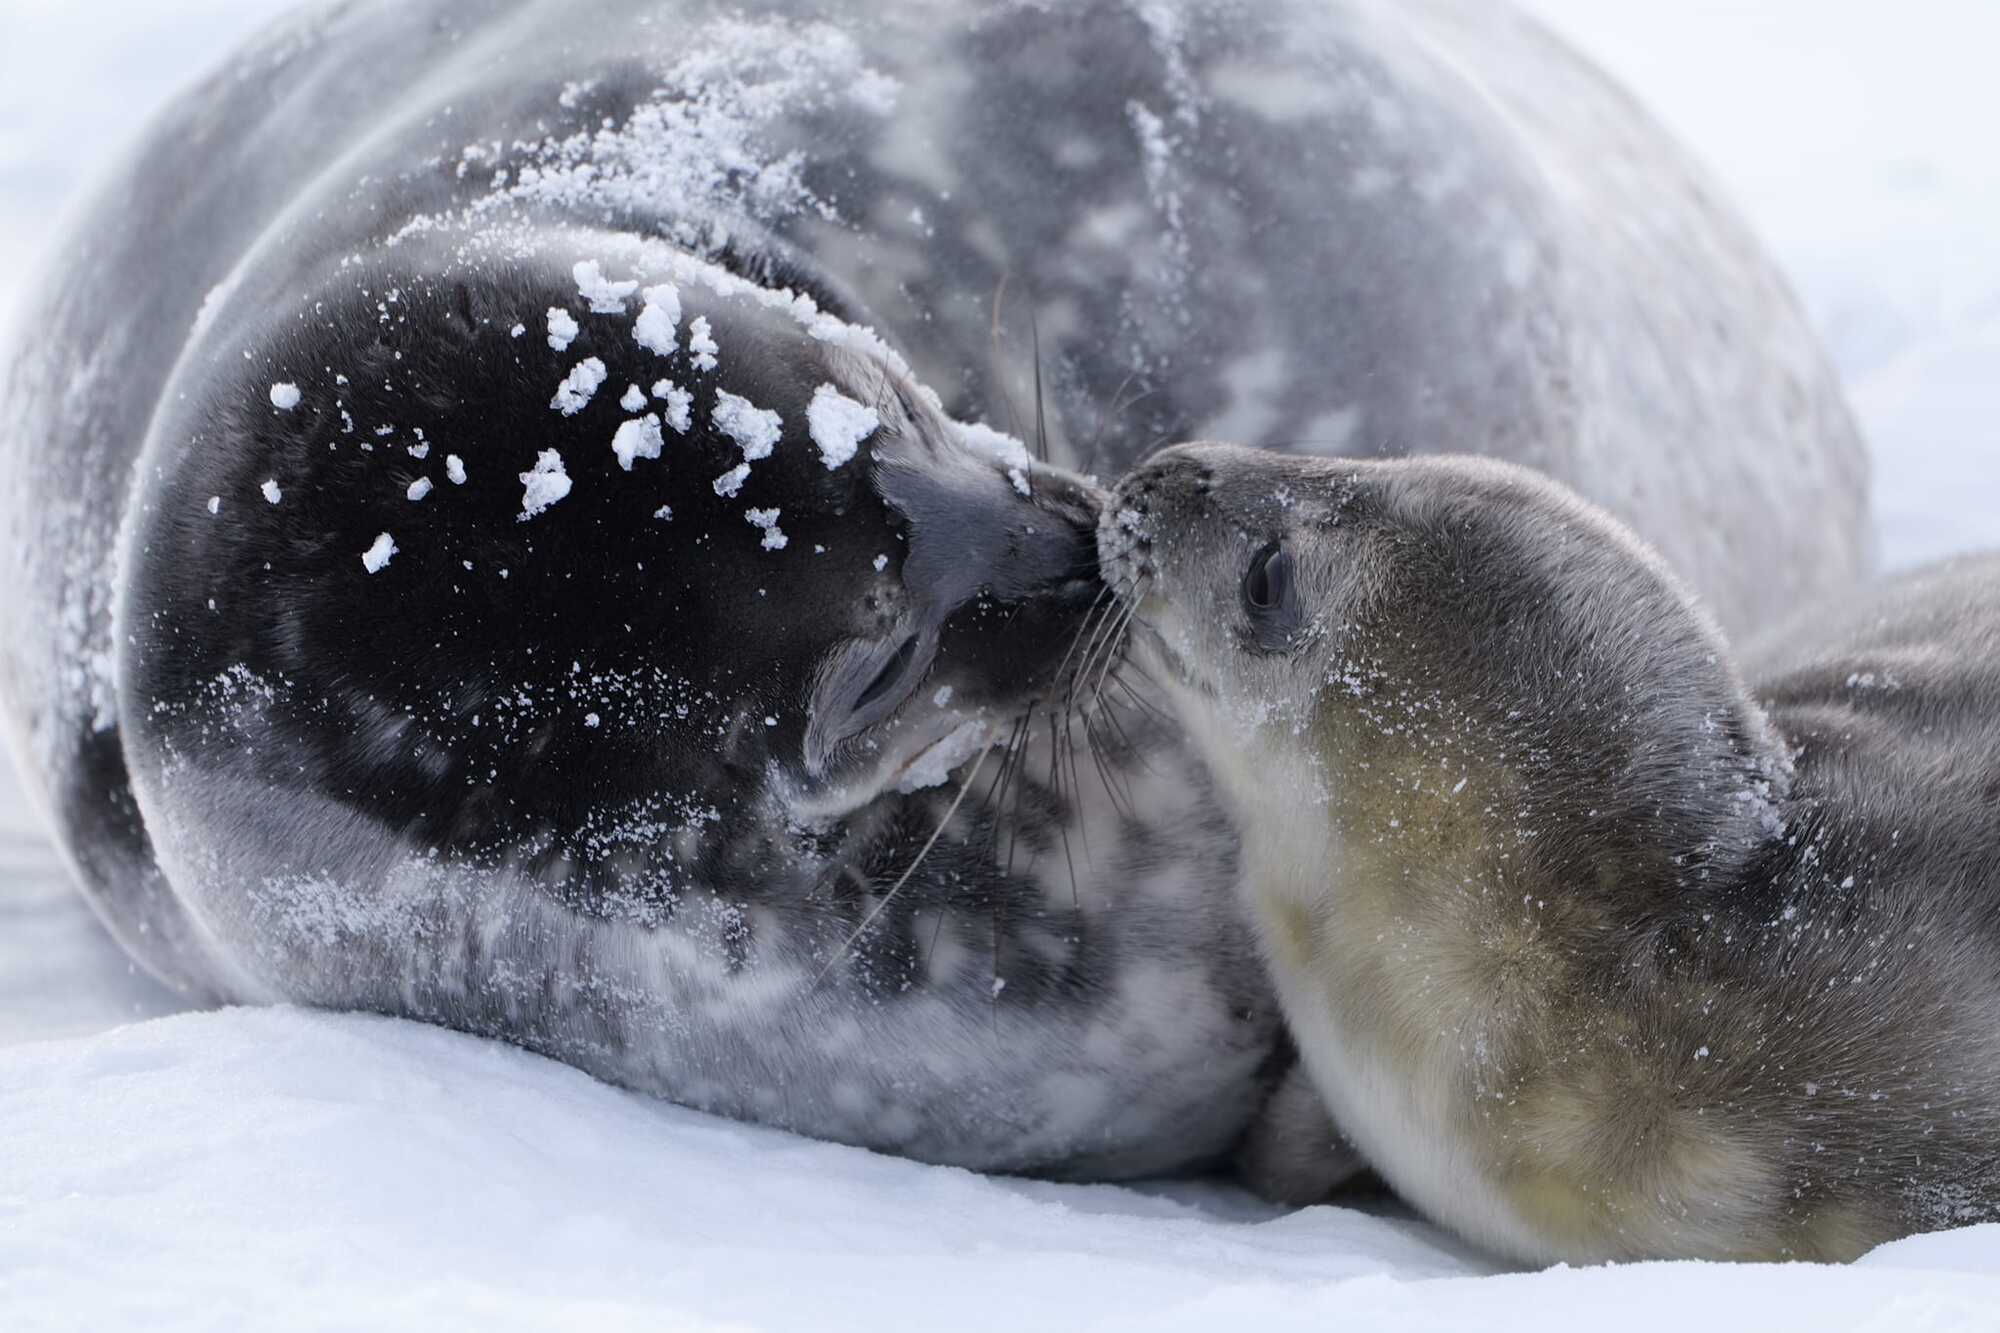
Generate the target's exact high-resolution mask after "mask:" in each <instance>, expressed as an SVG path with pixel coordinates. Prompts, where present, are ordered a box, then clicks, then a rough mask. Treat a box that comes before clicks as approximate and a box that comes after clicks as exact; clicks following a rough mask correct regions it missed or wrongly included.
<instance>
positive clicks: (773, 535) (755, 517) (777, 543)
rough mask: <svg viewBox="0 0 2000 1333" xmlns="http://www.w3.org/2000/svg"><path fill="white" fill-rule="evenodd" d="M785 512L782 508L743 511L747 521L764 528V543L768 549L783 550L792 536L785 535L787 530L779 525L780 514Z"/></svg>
mask: <svg viewBox="0 0 2000 1333" xmlns="http://www.w3.org/2000/svg"><path fill="white" fill-rule="evenodd" d="M783 512H784V511H783V510H780V509H746V510H744V511H743V519H744V521H745V522H747V523H748V524H749V525H750V526H751V527H753V528H762V529H763V530H764V542H763V545H764V549H765V550H767V551H782V550H784V549H785V544H786V542H788V541H789V540H790V538H788V537H786V536H785V530H784V529H783V528H781V527H779V526H778V515H779V514H781V513H783Z"/></svg>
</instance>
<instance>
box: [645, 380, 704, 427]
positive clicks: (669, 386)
mask: <svg viewBox="0 0 2000 1333" xmlns="http://www.w3.org/2000/svg"><path fill="white" fill-rule="evenodd" d="M653 397H655V398H658V399H660V400H661V401H662V402H664V403H666V405H667V410H666V414H665V415H666V419H667V424H668V425H669V426H672V427H673V428H674V431H675V433H677V434H680V435H685V434H687V433H688V428H689V427H690V426H692V425H694V395H693V394H691V393H689V392H688V391H687V390H686V389H683V388H682V387H681V386H680V385H678V384H676V383H674V382H673V381H672V380H655V381H654V382H653Z"/></svg>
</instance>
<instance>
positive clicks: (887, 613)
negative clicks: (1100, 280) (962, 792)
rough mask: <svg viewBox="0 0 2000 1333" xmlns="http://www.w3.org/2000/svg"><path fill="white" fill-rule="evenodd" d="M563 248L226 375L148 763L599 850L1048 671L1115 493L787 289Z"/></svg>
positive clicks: (903, 737)
mask: <svg viewBox="0 0 2000 1333" xmlns="http://www.w3.org/2000/svg"><path fill="white" fill-rule="evenodd" d="M540 244H541V247H542V248H541V249H540V250H539V251H538V252H536V253H532V254H528V255H525V256H520V257H512V258H508V259H507V260H505V261H504V262H496V261H494V260H492V259H485V260H483V261H482V262H481V263H480V264H479V265H478V266H476V267H468V266H464V265H459V264H456V263H455V262H454V260H453V259H452V258H450V257H443V258H440V257H438V256H420V257H419V260H420V262H418V263H415V264H412V263H411V257H410V256H409V255H407V254H402V253H398V254H397V255H395V256H392V257H391V260H390V261H386V266H385V267H384V268H383V270H382V271H379V272H378V271H374V269H372V268H364V267H363V266H361V265H351V266H347V267H344V268H342V269H341V270H340V271H338V272H337V273H334V274H332V275H330V276H328V277H327V278H325V279H324V281H323V283H321V284H320V285H319V286H317V287H316V288H312V289H309V295H308V296H307V297H306V298H305V299H304V300H303V301H302V303H301V308H300V309H299V310H296V311H294V310H284V311H279V312H275V313H274V314H272V315H271V317H270V325H271V327H270V328H268V329H266V330H263V331H261V332H260V333H259V335H258V336H255V337H253V338H251V339H250V340H249V345H251V346H253V347H256V348H259V349H261V350H260V355H259V356H258V357H257V358H255V359H249V358H239V357H237V356H234V355H230V354H225V355H222V356H220V357H218V358H217V362H216V364H215V365H214V366H212V367H204V368H202V371H203V373H202V374H201V375H200V377H199V383H200V386H201V391H200V393H199V394H190V395H189V397H188V405H187V407H186V409H185V411H184V413H183V417H182V420H183V422H184V423H185V435H184V437H182V439H176V438H173V437H172V436H169V437H168V438H167V439H165V440H163V441H162V447H163V448H166V449H169V450H171V451H174V452H176V453H178V454H179V457H178V458H177V459H176V461H175V464H174V466H173V467H172V468H171V469H168V470H164V474H165V475H166V476H167V478H168V479H167V480H166V482H165V483H164V484H163V485H162V487H161V489H160V492H159V494H158V495H157V497H156V498H155V500H154V501H153V504H152V507H151V510H150V512H149V513H148V514H147V515H146V516H145V521H144V522H143V523H141V524H140V525H138V536H137V538H136V540H137V542H138V543H139V544H140V545H141V546H143V547H144V548H145V549H146V550H147V551H148V553H149V558H147V559H144V560H137V561H134V567H135V569H137V570H138V577H137V578H136V579H135V581H134V584H133V587H132V589H131V590H130V595H129V600H128V602H127V604H126V607H125V612H124V614H125V615H126V618H127V622H128V623H133V622H134V621H135V619H136V618H140V617H143V618H144V619H145V620H146V621H147V622H148V624H150V625H153V626H157V627H161V628H163V629H166V627H171V629H170V630H167V632H162V633H157V634H150V635H148V636H146V644H145V646H144V647H143V649H135V651H134V652H133V653H132V654H130V655H129V657H128V658H127V661H126V663H125V669H124V688H125V690H126V695H127V700H128V702H127V712H128V714H129V715H130V716H132V717H133V719H134V722H135V725H136V726H137V728H138V729H139V730H141V731H143V732H146V733H149V734H154V735H157V737H158V739H159V740H160V741H161V742H162V744H161V745H160V746H158V747H149V752H157V753H159V754H162V755H166V756H171V759H170V760H169V761H168V762H171V763H181V764H189V765H193V766H194V767H196V768H198V769H200V770H203V771H206V772H209V773H211V774H216V773H219V772H220V771H242V770H246V769H247V770H249V771H248V772H245V773H244V776H245V777H246V779H248V780H249V781H250V783H251V785H253V786H255V787H257V788H259V789H263V790H269V789H271V788H273V787H275V788H277V789H279V790H283V789H288V788H291V787H303V788H306V789H309V790H311V791H313V792H315V793H326V792H336V793H341V800H342V802H343V803H345V804H346V805H347V806H348V807H349V808H350V813H352V814H354V815H357V816H360V817H364V818H366V819H369V820H372V821H377V822H379V823H381V824H385V825H387V826H389V827H390V828H392V829H394V830H396V831H397V832H399V833H400V834H402V835H403V842H404V844H405V845H406V846H409V847H412V848H414V849H416V850H418V851H421V852H426V853H429V852H436V853H441V854H445V855H455V854H464V855H470V856H479V855H496V856H506V857H510V858H518V857H519V856H520V855H521V851H520V849H521V848H522V847H523V846H524V845H533V846H535V847H537V848H538V849H540V850H538V851H537V852H536V853H535V858H536V860H537V862H538V863H539V862H541V861H546V862H548V864H549V865H550V867H551V868H552V869H551V871H550V873H554V874H557V875H559V876H562V877H568V876H570V875H571V874H572V873H574V872H575V869H576V867H577V866H579V865H589V864H595V863H600V862H602V861H604V859H605V856H606V855H608V853H607V850H606V849H607V848H610V847H612V846H613V845H614V844H616V845H620V846H630V847H638V846H645V847H647V848H658V847H659V846H660V845H662V838H661V836H660V833H659V830H660V829H661V828H664V827H667V826H669V825H670V826H673V827H676V828H699V827H708V826H711V825H712V826H718V827H727V828H729V829H730V830H732V832H733V833H735V834H736V835H737V836H747V834H746V833H745V831H747V830H755V829H762V830H765V831H766V832H768V833H771V834H772V836H773V837H774V839H775V840H776V841H778V842H783V841H785V840H786V839H787V838H788V837H789V836H791V835H792V834H796V833H798V832H799V831H800V830H803V829H808V828H810V827H811V826H814V825H821V824H824V823H825V822H826V821H829V820H834V819H838V818H839V817H841V816H844V815H847V814H849V813H852V812H854V811H856V810H859V809H861V808H863V807H864V806H867V805H868V804H869V803H870V802H871V801H872V800H873V798H874V797H876V796H877V795H879V794H882V793H884V792H893V791H897V790H904V791H910V790H916V789H918V788H921V787H924V786H928V785H936V784H938V783H940V782H942V781H943V780H944V779H945V777H946V775H948V774H949V773H950V772H951V771H952V770H953V769H954V768H956V767H957V766H958V765H959V764H960V763H961V762H963V761H964V760H966V759H968V758H970V757H971V756H972V755H974V754H977V753H979V752H980V750H981V749H982V748H983V747H984V746H985V744H986V743H988V742H989V741H990V740H991V739H992V738H993V737H994V735H995V734H996V732H997V731H998V730H999V728H1000V727H1001V726H1002V725H1003V724H1005V723H1008V722H1011V721H1012V720H1013V719H1014V717H1016V716H1017V715H1018V714H1019V713H1020V712H1021V711H1022V710H1023V709H1025V708H1027V707H1029V706H1030V705H1031V704H1032V703H1033V701H1034V700H1036V699H1037V698H1038V697H1039V696H1040V695H1042V694H1043V693H1044V692H1046V691H1047V690H1048V689H1049V688H1050V686H1051V683H1052V676H1053V674H1054V671H1055V669H1056V666H1057V663H1058V662H1059V660H1060V657H1061V653H1062V650H1063V649H1064V648H1065V647H1066V646H1067V645H1068V643H1069V641H1070V640H1071V638H1072V637H1073V633H1074V630H1075V628H1076V627H1077V625H1078V624H1080V622H1081V620H1082V618H1083V616H1084V614H1085V613H1086V612H1087V610H1088V609H1089V606H1090V603H1091V601H1092V600H1093V599H1094V598H1095V597H1097V596H1098V594H1099V593H1100V592H1101V585H1100V584H1099V583H1098V581H1097V578H1096V559H1095V545H1094V542H1093V540H1092V533H1093V531H1094V527H1095V523H1096V504H1095V499H1094V493H1093V492H1092V490H1091V489H1090V488H1089V487H1087V486H1086V485H1084V484H1083V483H1082V482H1080V481H1079V480H1077V479H1075V478H1073V477H1071V476H1069V475H1068V474H1065V473H1061V472H1059V471H1057V470H1054V469H1050V468H1046V467H1043V466H1041V465H1039V464H1037V463H1036V462H1034V461H1033V460H1031V459H1030V458H1029V457H1027V456H1026V454H1025V453H1022V452H1019V446H1018V445H1014V446H1011V449H1010V448H1009V445H1010V444H1011V442H1003V443H1002V444H1000V445H995V444H993V443H992V440H993V439H994V438H995V437H993V435H992V433H991V432H982V431H979V430H976V429H968V428H966V427H963V426H961V425H960V424H958V423H955V422H952V421H950V420H949V419H947V418H946V416H945V415H944V414H943V412H942V411H941V410H940V408H939V407H938V405H937V400H936V398H935V396H934V395H931V394H929V393H927V392H926V391H925V390H924V389H923V387H922V386H920V385H919V384H917V383H916V382H915V381H914V380H913V379H912V378H911V377H910V376H909V374H908V373H907V370H906V368H905V367H904V366H903V365H902V364H901V362H900V358H898V357H897V356H896V355H895V353H894V352H893V351H891V350H890V349H888V348H886V347H884V346H883V345H882V344H881V343H880V342H879V341H878V340H876V339H874V338H873V337H872V335H870V334H868V333H867V331H866V329H865V328H861V327H859V326H857V325H853V324H849V323H847V322H845V321H843V320H840V319H838V318H835V317H834V316H832V315H830V314H828V313H827V311H826V310H825V309H824V308H823V307H822V306H820V305H819V304H817V303H816V302H814V301H813V300H811V299H809V298H806V297H803V296H801V295H799V294H797V293H796V292H794V291H792V290H789V289H784V288H779V287H775V286H771V285H766V284H763V283H758V282H751V281H748V280H745V279H743V278H741V277H739V276H736V275H734V274H731V273H725V272H722V271H721V270H718V269H715V268H714V267H713V266H709V265H705V264H701V263H697V262H694V261H691V260H688V259H687V258H686V257H685V256H681V255H677V254H674V253H672V252H669V253H667V254H665V255H664V256H662V255H661V254H658V253H654V252H651V251H648V250H646V249H645V248H643V247H634V246H632V245H631V244H630V243H627V242H623V241H620V240H618V239H617V238H611V239H599V238H593V237H591V236H588V235H585V236H580V237H579V236H566V235H558V236H555V237H553V238H548V237H545V238H543V239H542V240H541V242H540ZM167 429H168V430H170V431H171V430H173V429H174V427H173V426H169V427H168V428H167ZM183 440H184V443H183ZM232 681H233V682H235V684H233V685H232V684H231V683H230V682H232ZM246 692H247V693H246ZM246 700H248V701H250V702H249V703H248V704H246ZM252 705H254V707H253V706H252ZM246 712H254V714H255V717H254V718H246V716H245V715H246ZM259 729H262V733H263V734H265V735H267V736H269V735H275V736H277V737H281V738H282V744H281V745H271V744H259V743H258V739H257V737H258V734H259ZM280 754H282V755H283V760H282V763H280V762H278V761H277V760H276V759H275V758H274V756H277V755H280ZM260 756H262V757H267V758H269V764H268V766H269V767H270V769H271V771H269V772H263V771H261V770H260V769H259V768H258V765H259V764H260V763H264V762H265V761H266V759H265V758H260ZM140 777H141V783H142V787H144V788H145V789H146V790H147V791H148V792H149V794H151V793H156V794H157V799H158V800H159V801H162V802H172V801H184V800H187V799H192V798H191V797H189V796H188V795H187V794H186V793H187V792H195V791H201V792H210V793H212V792H214V791H215V790H216V789H217V788H218V785H219V784H217V783H215V782H208V783H205V784H199V785H197V784H188V783H181V784H178V786H176V784H172V783H167V782H164V781H160V780H159V779H158V778H157V777H156V776H154V775H149V774H146V773H142V774H141V775H140ZM170 788H171V790H170ZM204 799H210V798H204ZM753 811H754V812H759V813H760V815H761V817H760V818H755V819H747V818H745V816H746V815H748V814H750V813H751V812H753ZM246 818H248V816H246ZM663 821H664V822H663ZM787 830H788V831H789V833H787V832H784V831H787ZM669 841H671V840H669ZM686 850H687V845H686V844H685V843H684V844H683V851H684V852H685V851H686ZM170 854H171V853H170ZM647 855H648V856H649V857H650V856H652V855H653V853H652V852H651V851H649V852H648V853H647ZM628 869H630V868H629V867H628ZM643 878H644V876H635V875H631V874H626V875H622V876H618V875H609V876H608V877H607V878H606V879H605V883H607V884H614V885H617V886H618V887H619V891H620V892H621V893H622V892H625V891H626V886H628V885H629V884H630V883H631V882H633V881H634V880H635V879H643ZM583 896H585V897H589V896H591V895H590V894H588V893H586V894H585V895H583Z"/></svg>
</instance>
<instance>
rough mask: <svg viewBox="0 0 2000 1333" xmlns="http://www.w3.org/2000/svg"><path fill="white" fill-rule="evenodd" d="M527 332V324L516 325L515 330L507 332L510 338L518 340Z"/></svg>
mask: <svg viewBox="0 0 2000 1333" xmlns="http://www.w3.org/2000/svg"><path fill="white" fill-rule="evenodd" d="M527 331H528V326H527V325H526V324H516V325H515V326H514V327H513V328H511V329H509V330H507V336H508V337H509V338H518V337H520V336H521V335H522V334H524V333H526V332H527Z"/></svg>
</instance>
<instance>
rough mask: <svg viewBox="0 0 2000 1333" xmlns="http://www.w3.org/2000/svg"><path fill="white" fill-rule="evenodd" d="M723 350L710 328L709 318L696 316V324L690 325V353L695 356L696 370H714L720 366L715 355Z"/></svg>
mask: <svg viewBox="0 0 2000 1333" xmlns="http://www.w3.org/2000/svg"><path fill="white" fill-rule="evenodd" d="M721 350H722V348H721V347H720V346H719V345H717V343H716V341H715V335H714V333H713V332H712V331H711V330H710V329H709V327H708V316H706V315H696V316H695V317H694V323H692V324H690V325H688V351H689V352H691V353H692V354H693V355H694V368H695V369H696V370H714V369H715V367H716V366H717V364H718V362H717V361H716V359H715V355H716V353H717V352H720V351H721Z"/></svg>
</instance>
